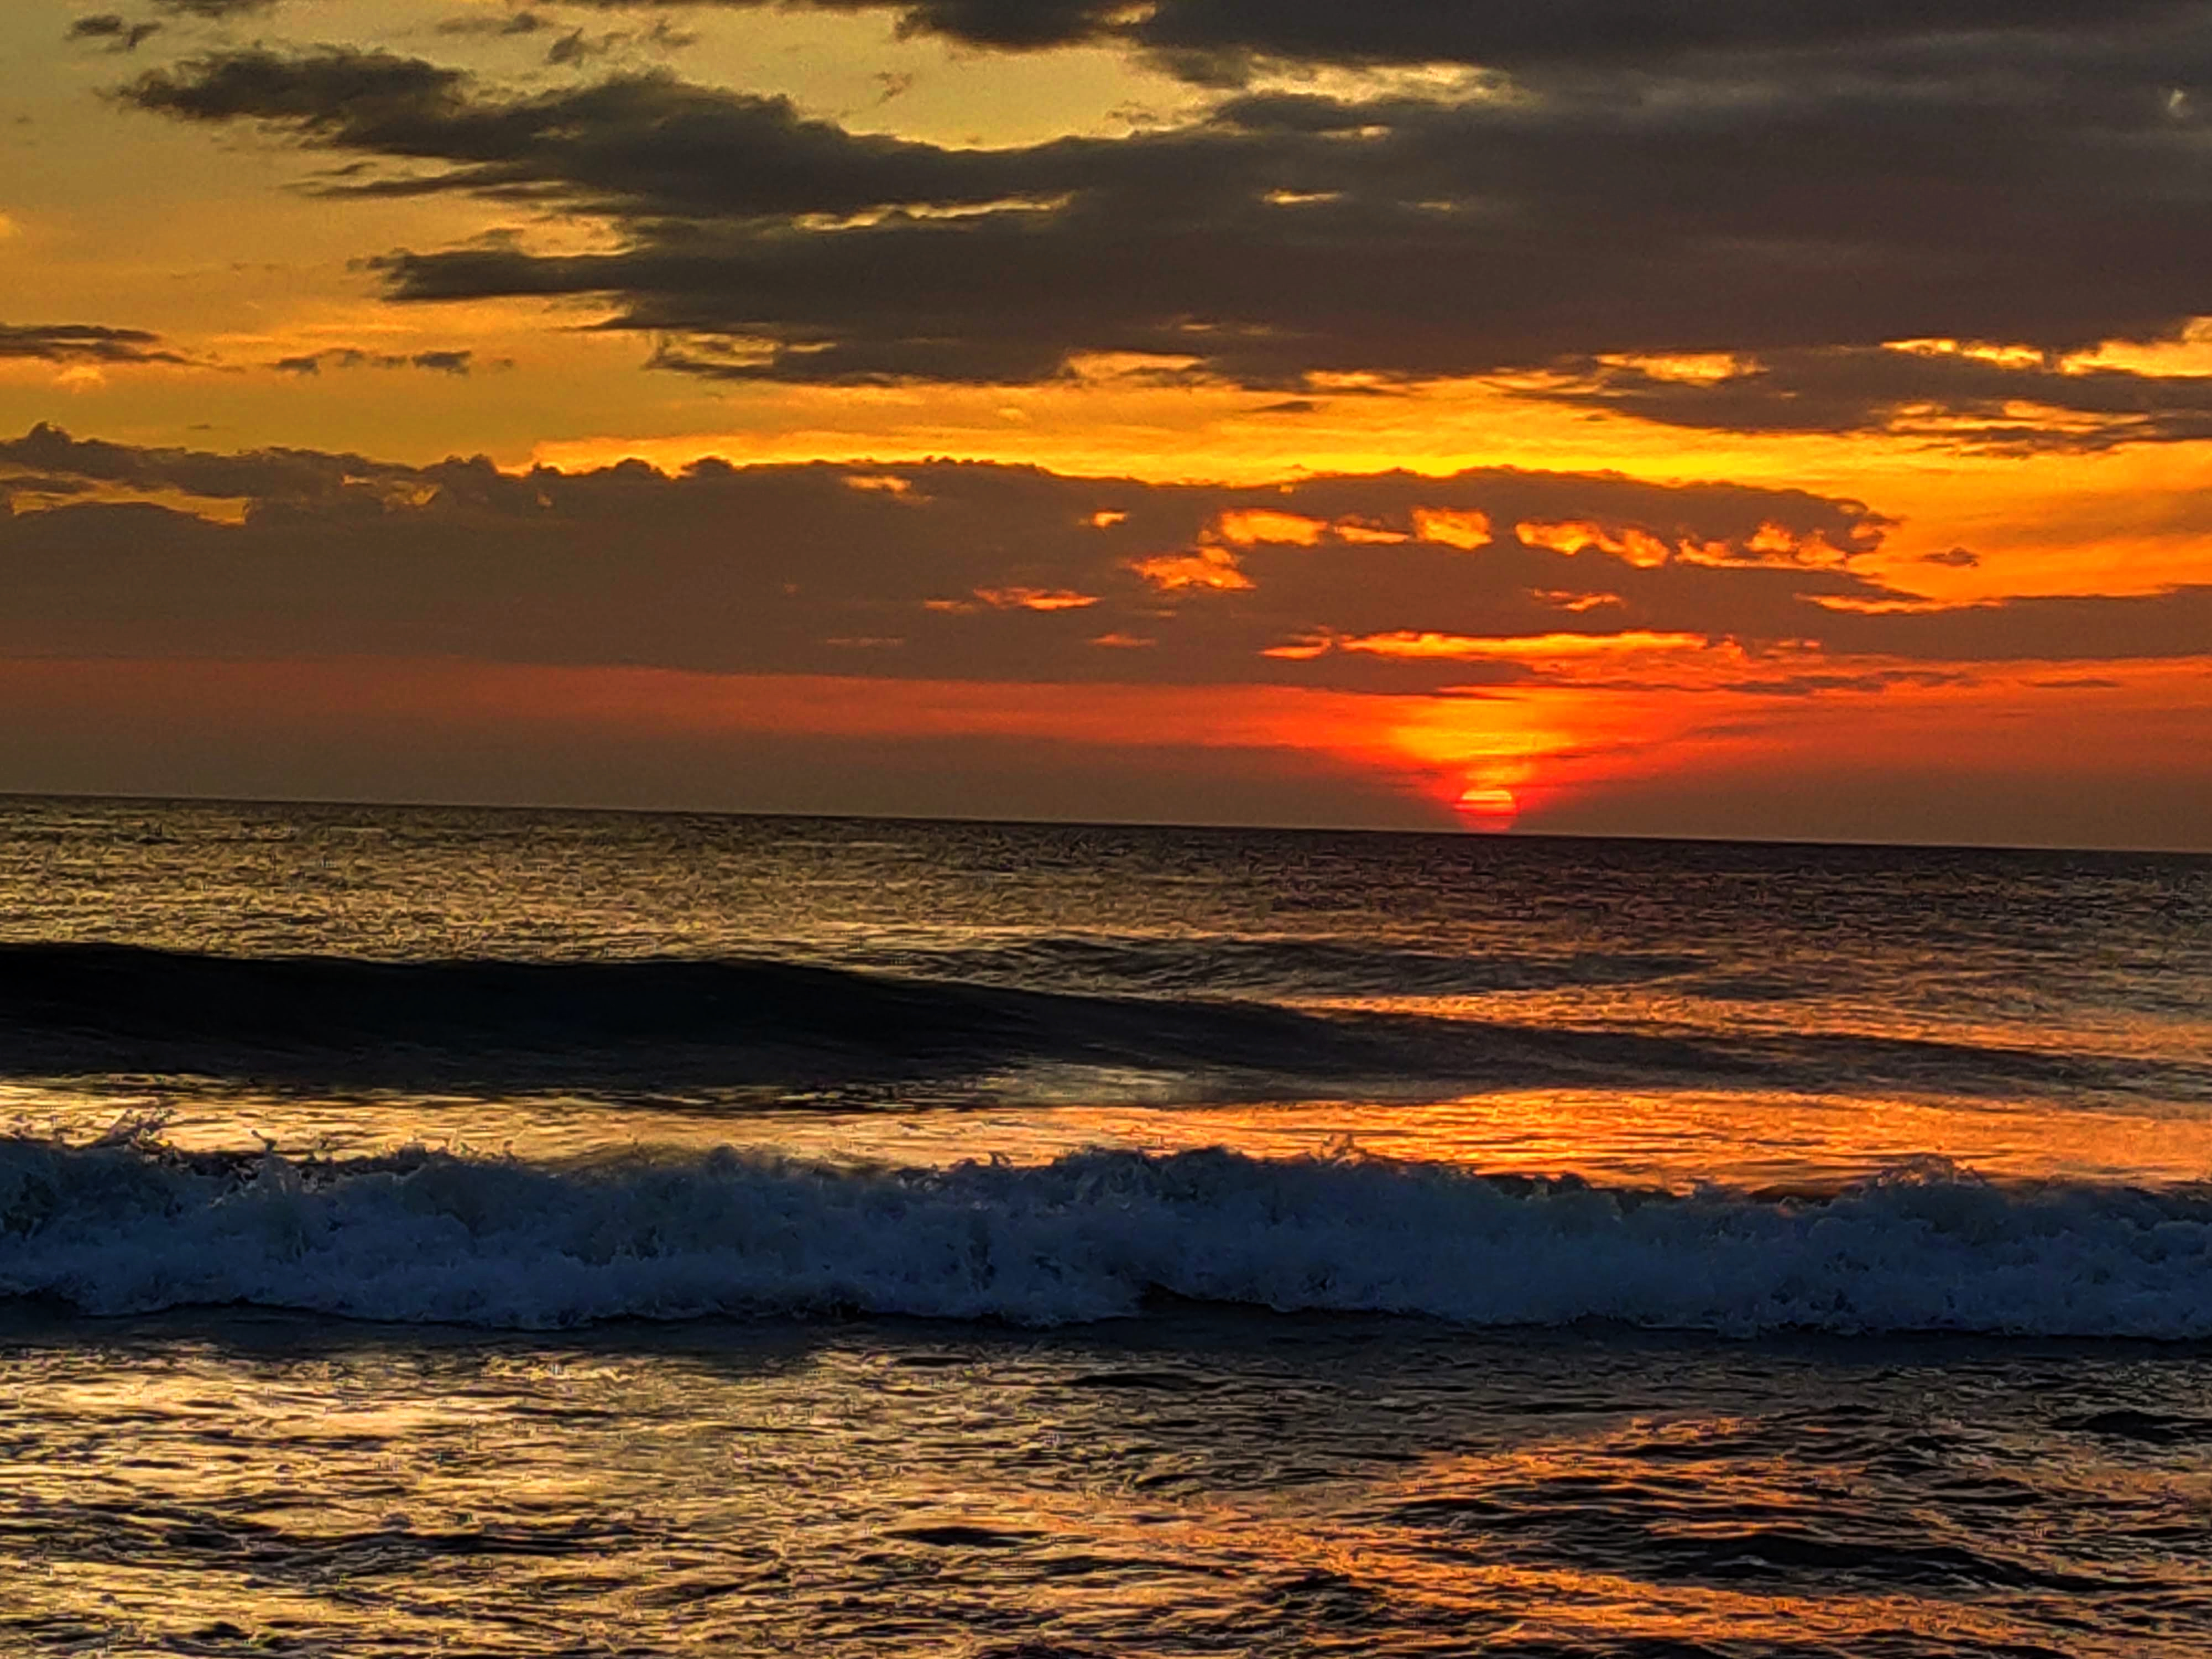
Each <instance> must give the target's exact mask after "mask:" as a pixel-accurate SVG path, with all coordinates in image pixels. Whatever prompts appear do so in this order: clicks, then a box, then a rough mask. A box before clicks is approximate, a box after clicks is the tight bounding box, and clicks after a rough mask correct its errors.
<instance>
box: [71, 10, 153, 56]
mask: <svg viewBox="0 0 2212 1659" xmlns="http://www.w3.org/2000/svg"><path fill="white" fill-rule="evenodd" d="M158 33H161V25H160V24H159V23H155V22H140V23H134V22H132V21H130V20H129V19H127V18H125V17H123V16H121V15H118V14H117V13H115V12H112V11H106V12H100V13H98V14H96V15H93V16H90V17H80V18H78V19H77V20H76V21H75V22H74V23H71V24H70V28H69V39H70V40H100V41H105V42H106V45H107V49H108V50H109V51H110V52H136V51H137V50H138V48H139V47H140V46H143V45H144V44H145V42H146V41H147V40H149V39H150V38H151V37H152V36H154V35H156V34H158Z"/></svg>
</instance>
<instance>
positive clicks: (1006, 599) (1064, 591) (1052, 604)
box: [975, 587, 1098, 611]
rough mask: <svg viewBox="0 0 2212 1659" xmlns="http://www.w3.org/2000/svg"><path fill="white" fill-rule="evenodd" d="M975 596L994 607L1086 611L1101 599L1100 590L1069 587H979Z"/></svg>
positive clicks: (1022, 609)
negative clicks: (1085, 590)
mask: <svg viewBox="0 0 2212 1659" xmlns="http://www.w3.org/2000/svg"><path fill="white" fill-rule="evenodd" d="M975 597H976V598H977V599H981V600H982V601H983V603H984V604H986V605H989V606H990V607H991V608H992V609H993V610H994V611H1085V610H1088V609H1089V608H1090V607H1091V606H1092V605H1096V604H1097V603H1098V596H1097V594H1096V593H1078V592H1075V591H1074V590H1073V589H1072V588H1066V587H979V588H977V589H976V590H975Z"/></svg>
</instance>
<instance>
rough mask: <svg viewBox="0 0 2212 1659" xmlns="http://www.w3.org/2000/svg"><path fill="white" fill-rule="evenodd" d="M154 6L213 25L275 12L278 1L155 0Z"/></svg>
mask: <svg viewBox="0 0 2212 1659" xmlns="http://www.w3.org/2000/svg"><path fill="white" fill-rule="evenodd" d="M154 4H155V6H156V7H158V8H159V9H161V10H162V11H166V12H171V13H173V14H175V15H177V16H179V17H198V18H204V19H205V20H206V21H209V22H211V23H220V22H227V21H229V20H230V19H231V18H234V17H251V16H252V15H255V14H256V13H258V12H265V11H273V10H275V9H276V0H154Z"/></svg>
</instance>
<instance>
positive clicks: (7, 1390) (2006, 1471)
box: [0, 799, 2212, 1659]
mask: <svg viewBox="0 0 2212 1659" xmlns="http://www.w3.org/2000/svg"><path fill="white" fill-rule="evenodd" d="M0 1120H4V1121H0V1651H5V1652H15V1651H22V1652H31V1653H36V1652H54V1653H88V1654H90V1653H98V1654H115V1655H122V1654H141V1653H145V1654H216V1655H228V1654H241V1655H243V1654H249V1653H251V1654H262V1653H270V1652H278V1653H295V1654H313V1655H356V1654H374V1655H418V1654H431V1653H437V1654H447V1655H547V1654H562V1655H570V1654H573V1655H678V1654H682V1655H689V1654H732V1655H737V1654H756V1653H757V1654H771V1653H773V1654H784V1653H805V1654H816V1653H818V1654H829V1655H840V1656H842V1655H856V1656H857V1655H871V1656H874V1655H908V1654H913V1655H931V1656H937V1655H943V1656H963V1659H964V1656H975V1659H985V1656H992V1659H1055V1656H1058V1659H1106V1656H1125V1655H1129V1656H1151V1655H1161V1656H1168V1655H1175V1656H1183V1655H1193V1656H1195V1655H1228V1654H1262V1655H1294V1654H1296V1655H1304V1654H1343V1655H1377V1656H1395V1655H1413V1654H1419V1655H1437V1654H1457V1653H1497V1654H1514V1655H1526V1656H1569V1655H1621V1656H1629V1655H1635V1656H1652V1659H1656V1656H1693V1655H1729V1656H1753V1655H1758V1656H1765V1655H1798V1654H1804V1655H1813V1654H1820V1655H1849V1656H1865V1655H1875V1656H1880V1655H1916V1656H1917V1655H2006V1656H2031V1655H2069V1656H2073V1655H2083V1656H2087V1655H2113V1656H2119V1655H2157V1656H2164V1655H2212V860H2208V859H2201V858H2187V857H2173V856H2152V855H2141V856H2137V855H2122V854H2069V853H2031V852H1993V851H1960V850H1928V849H1901V848H1814V847H1761V846H1735V845H1717V844H1694V843H1662V842H1599V841H1571V840H1553V839H1541V838H1518V837H1476V836H1466V837H1453V836H1406V835H1358V834H1324V833H1307V832H1300V833H1291V832H1275V831H1253V830H1199V829H1123V828H1076V827H1042V826H1012V825H979V824H948V823H892V822H863V821H841V820H824V819H773V818H742V817H683V816H647V815H626V814H613V813H600V814H593V813H560V812H525V811H459V810H450V811H449V810H430V809H385V808H365V807H338V806H234V805H173V804H160V803H144V802H129V803H116V802H90V801H73V800H39V799H0Z"/></svg>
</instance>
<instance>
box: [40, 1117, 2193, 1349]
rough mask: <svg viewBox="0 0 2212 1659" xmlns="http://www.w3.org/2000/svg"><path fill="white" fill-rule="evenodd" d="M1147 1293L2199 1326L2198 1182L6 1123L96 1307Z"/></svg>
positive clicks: (1360, 1305)
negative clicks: (532, 1143)
mask: <svg viewBox="0 0 2212 1659" xmlns="http://www.w3.org/2000/svg"><path fill="white" fill-rule="evenodd" d="M1161 1294H1165V1295H1169V1296H1172V1297H1178V1298H1184V1299H1189V1300H1196V1301H1204V1302H1212V1303H1221V1304H1241V1305H1247V1306H1252V1307H1258V1308H1266V1309H1273V1310H1279V1311H1283V1312H1304V1311H1336V1312H1367V1313H1377V1312H1380V1313H1396V1314H1411V1315H1423V1316H1431V1317H1435V1318H1439V1319H1443V1320H1449V1321H1454V1322H1462V1323H1465V1324H1468V1325H1473V1326H1514V1325H1539V1326H1544V1325H1562V1324H1571V1323H1574V1322H1582V1321H1609V1322H1621V1323H1625V1324H1630V1325H1637V1326H1644V1327H1651V1328H1671V1329H1697V1330H1711V1331H1719V1332H1726V1333H1733V1334H1754V1333H1758V1332H1761V1331H1771V1330H1779V1329H1808V1330H1817V1331H1831V1332H1848V1333H1873V1332H1915V1331H1951V1332H1978V1333H1990V1334H2000V1333H2002V1334H2034V1335H2043V1336H2069V1337H2137V1338H2159V1339H2187V1338H2203V1337H2208V1336H2212V1189H2207V1188H2182V1189H2169V1190H2160V1191H2151V1190H2144V1189H2139V1188H2118V1187H2093V1186H2076V1185H2057V1184H2053V1185H2045V1186H2039V1187H2024V1188H2010V1187H1999V1186H1996V1185H1994V1184H1991V1183H1989V1182H1982V1181H1979V1180H1978V1179H1975V1178H1973V1177H1972V1176H1969V1175H1964V1174H1961V1173H1960V1172H1957V1171H1954V1170H1948V1169H1946V1168H1940V1167H1939V1168H1932V1169H1911V1170H1901V1171H1899V1172H1897V1173H1895V1174H1893V1175H1892V1176H1887V1177H1885V1178H1883V1179H1881V1180H1878V1181H1875V1182H1869V1183H1867V1184H1865V1185H1863V1186H1860V1187H1857V1188H1850V1189H1849V1190H1846V1191H1843V1192H1839V1193H1836V1194H1828V1195H1826V1196H1821V1197H1804V1196H1774V1195H1760V1194H1743V1193H1735V1192H1720V1191H1713V1192H1703V1193H1699V1194H1692V1195H1690V1196H1687V1197H1672V1196H1668V1195H1666V1194H1659V1193H1654V1192H1649V1191H1642V1190H1636V1189H1628V1188H1601V1187H1594V1186H1589V1185H1587V1184H1584V1183H1582V1182H1577V1181H1573V1180H1562V1181H1555V1182H1532V1181H1527V1180H1521V1179H1511V1178H1503V1177H1486V1176H1480V1175H1475V1174H1471V1173H1468V1172H1466V1171H1462V1170H1453V1169H1448V1168H1442V1167H1437V1166H1431V1165H1419V1164H1395V1163H1390V1162H1387V1161H1383V1160H1372V1159H1365V1158H1357V1157H1344V1158H1310V1159H1293V1160H1283V1161H1270V1160H1261V1159H1255V1158H1247V1157H1243V1156H1242V1155H1239V1154H1237V1153H1232V1152H1225V1151H1210V1152H1189V1153H1182V1154H1177V1155H1174V1156H1163V1157H1152V1156H1146V1155H1143V1154H1139V1153H1132V1152H1103V1151H1102V1152H1085V1153H1080V1154H1077V1155H1073V1156H1070V1157H1067V1158H1061V1159H1060V1160H1058V1161H1056V1162H1054V1163H1053V1164H1045V1165H1036V1166H1017V1165H1010V1164H963V1165H959V1166H957V1167H955V1168H952V1169H949V1170H915V1169H855V1168H847V1167H842V1166H831V1165H825V1164H805V1163H799V1162H793V1161H790V1160H787V1159H781V1158H775V1157H772V1156H766V1155H752V1154H744V1153H739V1152H731V1151H726V1150H725V1151H721V1152H714V1153H712V1154H709V1155H707V1156H705V1157H703V1158H684V1159H680V1160H678V1159H673V1158H667V1159H661V1158H650V1157H643V1156H640V1157H635V1158H628V1159H624V1160H621V1161H616V1162H607V1163H599V1164H589V1165H582V1164H579V1165H569V1166H541V1165H532V1164H520V1163H515V1162H511V1161H501V1160H485V1159H477V1158H464V1157H456V1156H452V1155H449V1154H445V1153H436V1152H422V1151H419V1150H410V1151H409V1152H403V1153H399V1154H395V1155H392V1156H389V1157H384V1158H371V1159H351V1160H343V1161H333V1162H326V1163H318V1162H304V1163H295V1162H292V1161H289V1160H287V1159H284V1158H280V1157H277V1156H275V1155H273V1154H272V1155H270V1156H266V1157H263V1158H221V1157H199V1156H189V1155H185V1154H181V1153H178V1152H173V1151H172V1150H170V1149H168V1148H166V1147H163V1146H161V1145H160V1144H159V1143H158V1142H156V1141H153V1140H151V1139H148V1138H146V1137H143V1136H139V1137H125V1138H120V1139H117V1140H115V1141H112V1142H110V1143H106V1144H101V1145H96V1146H62V1145H58V1144H56V1143H53V1142H51V1141H45V1140H37V1139H21V1138H19V1139H4V1140H0V1297H14V1298H34V1299H37V1300H40V1301H42V1302H46V1303H49V1304H59V1305H61V1306H63V1307H64V1308H67V1309H70V1310H76V1311H79V1312H83V1313H89V1314H126V1313H139V1312H148V1311H152V1310H161V1309H169V1308H178V1307H191V1306H208V1305H236V1304H246V1305H252V1306H256V1307H264V1308H271V1309H289V1310H304V1311H313V1312H316V1313H321V1314H328V1315H337V1316H349V1317H357V1318H363V1319H373V1320H383V1321H398V1322H444V1323H456V1324H463V1325H473V1326H483V1327H490V1328H530V1329H535V1328H557V1327H562V1326H569V1325H576V1324H582V1323H587V1322H594V1321H602V1320H612V1319H623V1318H642V1319H656V1320H679V1319H691V1318H700V1317H712V1316H736V1317H752V1318H757V1317H787V1316H805V1315H814V1314H823V1313H848V1314H860V1315H872V1316H919V1317H927V1318H942V1319H959V1320H978V1319H984V1320H999V1321H1005V1322H1012V1323H1016V1324H1021V1325H1030V1326H1051V1325H1058V1324H1066V1323H1073V1322H1086V1321H1091V1320H1097V1319H1103V1318H1110V1317H1117V1316H1132V1315H1136V1314H1139V1313H1141V1312H1142V1311H1143V1310H1144V1309H1145V1307H1146V1304H1147V1302H1148V1300H1150V1299H1152V1298H1153V1297H1157V1296H1159V1295H1161Z"/></svg>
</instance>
